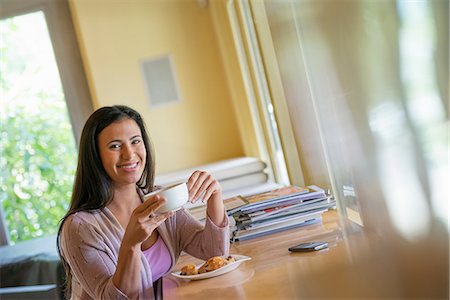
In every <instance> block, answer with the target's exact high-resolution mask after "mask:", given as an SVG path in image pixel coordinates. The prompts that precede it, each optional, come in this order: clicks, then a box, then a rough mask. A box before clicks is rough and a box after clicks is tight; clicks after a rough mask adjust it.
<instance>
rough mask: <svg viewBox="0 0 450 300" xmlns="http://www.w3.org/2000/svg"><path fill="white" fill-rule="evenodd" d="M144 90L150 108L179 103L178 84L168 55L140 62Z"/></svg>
mask: <svg viewBox="0 0 450 300" xmlns="http://www.w3.org/2000/svg"><path fill="white" fill-rule="evenodd" d="M141 70H142V74H143V77H144V82H145V89H146V92H147V96H148V98H149V99H150V106H159V105H163V104H169V103H173V102H177V101H180V94H179V91H178V84H177V81H176V78H175V72H174V68H173V64H172V59H171V57H170V55H164V56H161V57H157V58H150V59H145V60H142V61H141Z"/></svg>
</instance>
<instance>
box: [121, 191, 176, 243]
mask: <svg viewBox="0 0 450 300" xmlns="http://www.w3.org/2000/svg"><path fill="white" fill-rule="evenodd" d="M166 201H167V200H166V198H164V197H161V196H160V195H154V196H152V197H150V198H148V199H147V200H146V201H144V203H142V204H141V205H139V206H138V207H136V208H135V210H134V211H133V213H132V214H131V218H130V221H129V222H128V225H127V228H126V229H125V235H124V237H123V240H122V243H125V244H126V245H127V246H129V247H132V248H134V247H140V246H141V244H142V243H143V242H144V241H145V240H147V239H148V238H149V237H150V235H151V234H152V233H153V231H154V230H155V229H156V228H157V227H158V226H159V225H161V224H162V223H163V222H164V221H165V220H166V219H167V218H168V217H170V216H171V215H173V212H167V213H164V214H158V215H154V212H155V211H156V210H157V209H158V208H159V207H160V206H161V205H163V204H164V203H165V202H166Z"/></svg>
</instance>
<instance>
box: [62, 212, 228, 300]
mask: <svg viewBox="0 0 450 300" xmlns="http://www.w3.org/2000/svg"><path fill="white" fill-rule="evenodd" d="M158 232H159V234H160V236H161V237H162V239H163V240H164V242H165V243H166V245H167V247H168V249H169V252H170V257H171V260H172V263H171V268H173V266H174V265H175V264H176V261H177V259H178V257H179V256H180V254H181V252H182V251H184V252H186V253H188V254H190V255H192V256H194V257H197V258H199V259H203V260H206V259H208V258H210V257H212V256H219V255H228V251H229V246H230V243H229V225H228V218H225V222H224V224H222V226H220V227H218V226H216V225H215V224H214V223H213V222H212V221H211V220H210V219H209V218H206V222H205V224H202V223H200V222H199V221H197V220H195V219H194V218H193V217H192V216H191V215H190V214H189V212H188V211H187V210H185V209H181V210H179V211H178V212H176V214H175V215H174V216H172V217H171V218H169V219H167V220H166V221H165V222H164V223H163V224H162V225H161V226H160V227H159V228H158ZM123 235H124V229H123V228H122V226H121V225H120V224H119V222H118V221H117V219H116V218H115V217H114V215H113V214H112V213H111V211H110V210H109V209H108V208H103V209H100V210H96V211H93V212H90V213H89V212H78V213H75V214H73V215H71V216H70V217H68V218H67V220H66V221H65V222H64V225H63V228H62V231H61V236H60V243H61V254H62V256H63V257H64V259H65V260H66V261H67V262H68V264H69V265H70V268H71V272H72V295H71V299H128V297H127V296H126V295H125V294H123V293H122V292H121V291H120V290H119V289H117V288H116V287H115V286H114V284H113V283H112V276H113V274H114V272H115V270H116V266H117V261H118V255H119V247H120V244H121V241H122V237H123ZM141 263H142V264H141V291H140V295H139V298H140V299H153V298H154V294H153V286H152V270H151V268H150V266H149V264H148V262H147V259H146V258H145V256H144V254H142V255H141Z"/></svg>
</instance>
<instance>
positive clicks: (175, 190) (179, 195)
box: [144, 182, 189, 214]
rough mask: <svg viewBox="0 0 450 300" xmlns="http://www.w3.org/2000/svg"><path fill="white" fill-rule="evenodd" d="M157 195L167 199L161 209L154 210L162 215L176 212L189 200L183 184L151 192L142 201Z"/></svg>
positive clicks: (185, 186) (186, 189) (186, 188)
mask: <svg viewBox="0 0 450 300" xmlns="http://www.w3.org/2000/svg"><path fill="white" fill-rule="evenodd" d="M156 194H159V195H160V196H162V197H164V198H166V199H167V201H166V203H164V204H163V205H162V206H161V207H159V208H158V209H157V210H156V213H158V214H162V213H165V212H168V211H177V210H179V209H180V208H182V207H183V205H184V204H186V203H187V202H188V200H189V191H188V187H187V185H186V183H185V182H182V183H176V184H172V185H170V186H166V187H163V188H161V189H159V190H157V191H154V192H151V193H149V194H147V195H145V196H144V200H147V199H148V198H150V197H151V196H153V195H156Z"/></svg>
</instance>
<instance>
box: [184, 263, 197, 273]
mask: <svg viewBox="0 0 450 300" xmlns="http://www.w3.org/2000/svg"><path fill="white" fill-rule="evenodd" d="M197 274H198V270H197V267H196V266H195V265H194V264H188V265H185V266H184V267H182V268H181V270H180V275H197Z"/></svg>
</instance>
